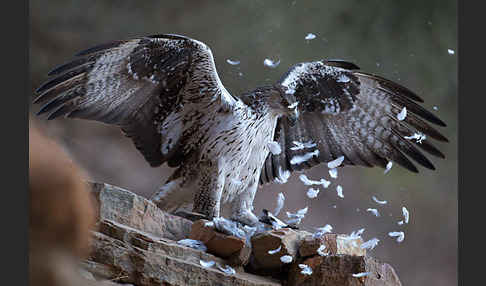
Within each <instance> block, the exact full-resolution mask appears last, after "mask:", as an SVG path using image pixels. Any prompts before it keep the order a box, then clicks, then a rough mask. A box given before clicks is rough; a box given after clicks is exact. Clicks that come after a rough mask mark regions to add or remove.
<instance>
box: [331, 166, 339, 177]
mask: <svg viewBox="0 0 486 286" xmlns="http://www.w3.org/2000/svg"><path fill="white" fill-rule="evenodd" d="M329 176H331V178H334V179H336V178H337V176H338V171H337V169H336V168H332V169H330V170H329Z"/></svg>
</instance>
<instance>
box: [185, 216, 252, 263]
mask: <svg viewBox="0 0 486 286" xmlns="http://www.w3.org/2000/svg"><path fill="white" fill-rule="evenodd" d="M208 222H209V221H207V220H198V221H195V222H194V223H193V224H192V228H191V234H190V236H189V238H190V239H195V240H200V241H202V242H203V243H204V245H205V246H206V247H207V248H208V250H207V252H209V253H211V254H214V255H216V256H218V257H222V258H225V259H227V260H228V263H229V264H230V265H233V266H240V265H246V264H247V263H248V260H249V259H250V254H251V248H250V246H249V245H247V244H246V243H245V239H243V238H239V237H236V236H231V235H226V234H223V233H221V232H218V231H217V230H215V229H214V227H211V226H208V225H207V224H206V223H208Z"/></svg>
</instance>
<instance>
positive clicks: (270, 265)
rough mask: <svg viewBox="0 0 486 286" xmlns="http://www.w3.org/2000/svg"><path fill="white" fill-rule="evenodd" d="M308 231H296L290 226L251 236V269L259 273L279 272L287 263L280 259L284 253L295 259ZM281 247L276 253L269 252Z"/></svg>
mask: <svg viewBox="0 0 486 286" xmlns="http://www.w3.org/2000/svg"><path fill="white" fill-rule="evenodd" d="M307 234H308V233H307V232H304V231H296V230H293V229H290V228H281V229H278V230H271V231H267V232H263V233H259V234H257V235H255V236H253V237H252V238H251V244H252V259H251V269H252V270H254V271H256V272H257V273H277V272H279V271H280V270H282V267H285V266H286V264H285V263H283V262H282V261H281V260H280V257H282V256H284V255H290V256H292V259H293V261H295V258H296V255H297V252H298V250H299V246H300V241H301V240H302V239H303V237H304V236H305V235H307ZM279 247H280V248H281V249H280V251H279V252H277V253H275V254H269V253H268V251H269V250H275V249H277V248H279Z"/></svg>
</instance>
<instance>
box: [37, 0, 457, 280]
mask: <svg viewBox="0 0 486 286" xmlns="http://www.w3.org/2000/svg"><path fill="white" fill-rule="evenodd" d="M30 21H31V25H30V83H31V88H32V98H33V96H34V94H33V91H34V90H35V88H37V87H38V86H39V85H40V84H41V83H42V81H44V80H46V78H47V77H46V74H47V72H48V71H49V70H50V69H51V68H53V67H54V66H57V65H59V64H61V63H63V62H65V61H67V60H69V59H70V58H71V57H72V56H73V55H74V53H76V52H78V51H80V50H82V49H85V48H88V47H90V46H93V45H96V44H100V43H103V42H108V41H112V40H119V39H130V38H133V37H137V36H143V35H151V34H159V33H177V34H182V35H186V36H189V37H192V38H196V39H198V40H201V41H203V42H205V43H206V44H207V45H208V46H210V47H211V49H212V51H213V54H214V57H215V61H216V66H217V69H218V72H219V75H220V78H221V80H222V81H223V83H224V84H225V86H226V88H227V89H228V90H229V91H230V92H231V93H232V94H234V95H238V94H240V93H242V92H244V91H248V90H251V89H253V88H255V87H257V86H259V85H264V84H268V83H273V82H275V81H276V80H278V79H279V78H280V76H281V75H282V74H283V73H285V72H286V71H287V70H288V69H289V68H290V66H291V65H293V64H295V63H298V62H302V61H312V60H318V59H325V58H340V59H345V60H348V61H352V62H354V63H356V64H357V65H358V66H360V67H361V69H362V70H364V71H367V72H371V73H376V74H378V75H382V76H384V77H387V78H389V79H391V80H394V81H397V82H398V83H401V84H402V85H405V86H406V87H408V88H410V89H411V90H413V91H415V92H416V93H417V94H419V95H420V96H421V97H422V98H423V99H424V100H425V103H424V106H425V107H426V108H428V109H429V110H431V111H432V112H434V113H436V114H437V115H438V116H439V117H440V118H441V119H442V120H443V121H445V122H446V123H447V124H448V126H447V128H439V127H438V129H439V130H440V131H441V132H442V133H443V134H444V135H446V137H448V138H449V140H450V143H447V144H441V143H437V144H436V145H437V146H438V147H440V149H441V150H442V151H443V153H444V154H446V157H447V159H446V160H440V159H437V158H431V159H432V161H433V162H434V164H435V166H436V168H437V170H436V171H430V170H427V169H424V168H421V169H420V173H419V174H412V173H409V172H407V171H406V170H404V169H403V168H401V167H398V166H394V167H393V168H392V169H391V171H390V172H389V173H387V174H386V175H385V174H383V170H382V169H378V168H372V169H366V168H355V167H346V168H344V169H340V170H339V176H338V179H336V180H333V182H332V184H331V186H330V187H329V188H328V189H324V190H322V189H321V192H320V193H319V195H318V197H317V198H315V199H313V200H311V199H309V198H307V196H306V195H305V194H306V191H307V187H306V186H304V185H303V184H302V183H301V182H300V180H299V179H298V175H295V174H294V175H293V176H292V177H291V178H290V180H289V182H288V183H287V184H285V185H267V186H264V187H262V188H260V191H259V192H258V193H257V197H256V200H255V203H256V206H255V207H256V213H257V214H259V213H260V211H261V209H262V208H268V209H273V208H274V207H275V205H276V198H277V194H278V193H279V192H283V193H284V194H285V196H286V203H285V206H284V209H283V211H291V212H295V211H296V210H298V209H301V208H304V207H306V206H308V207H309V212H308V214H307V216H306V218H305V219H304V220H303V223H302V227H303V228H305V229H309V230H311V231H312V230H313V228H314V227H319V226H324V225H325V224H331V225H332V226H333V228H334V229H333V230H334V231H335V232H337V233H350V232H352V231H355V230H358V229H360V228H365V229H366V230H365V232H364V234H363V239H364V240H368V239H371V238H374V237H376V238H378V239H380V243H379V244H378V246H377V247H376V248H375V249H374V250H372V251H371V255H373V256H375V257H376V258H378V259H379V260H381V261H384V262H388V263H390V264H391V265H392V266H393V267H394V268H395V270H396V271H397V274H398V276H399V277H400V279H401V281H402V283H403V285H456V284H457V192H458V186H457V96H458V95H457V3H456V1H453V0H445V1H419V0H409V1H385V0H381V1H378V0H376V1H357V0H356V1H352V0H341V1H322V0H320V1H303V0H288V1H287V0H286V1H281V0H279V1H263V0H258V1H257V0H237V1H120V0H119V1H100V0H97V1H66V0H63V1H61V0H59V1H30ZM308 33H313V34H315V35H316V38H315V39H313V40H305V39H304V38H305V36H306V35H307V34H308ZM265 58H269V59H272V60H280V64H279V65H278V66H277V67H276V68H273V69H272V68H269V67H266V66H264V65H263V61H264V59H265ZM227 59H230V60H238V61H240V62H241V63H240V64H239V65H236V66H234V65H230V64H228V63H227V62H226V60H227ZM30 101H31V100H29V102H30ZM38 109H39V106H32V104H30V110H31V114H34V113H35V112H36V111H37V110H38ZM31 117H32V119H33V120H35V121H36V123H37V125H38V126H39V127H41V128H42V129H44V131H45V132H46V133H47V134H48V135H49V136H50V137H52V138H53V139H54V140H56V141H57V142H59V143H60V144H61V145H62V146H64V148H65V149H66V151H67V152H68V153H70V154H71V156H72V157H73V158H74V159H75V160H76V161H78V163H79V164H80V165H81V166H82V167H84V168H85V169H86V171H87V172H88V174H89V175H90V176H91V178H93V180H96V181H102V182H106V183H110V184H114V185H117V186H120V187H123V188H126V189H129V190H131V191H134V192H136V193H139V194H141V195H143V196H146V197H149V196H150V195H151V194H152V193H153V192H154V191H155V190H156V189H157V188H158V187H159V186H160V185H161V184H162V183H163V182H164V181H165V180H166V178H167V177H168V176H169V175H170V172H171V170H170V168H168V167H166V166H163V167H160V168H151V167H150V166H149V165H148V164H147V163H146V162H145V161H144V159H143V157H142V155H140V154H139V153H138V151H137V150H136V149H135V148H134V146H133V145H132V142H131V141H130V140H129V139H127V138H125V137H124V136H123V135H122V134H121V132H120V131H119V129H118V128H115V127H110V126H106V125H103V124H100V123H96V122H89V121H81V120H66V119H60V120H55V121H49V122H47V121H45V120H44V119H43V118H38V117H35V118H34V117H33V115H31ZM306 174H307V176H308V177H310V178H311V179H319V178H321V177H323V176H325V177H326V178H327V179H329V174H328V169H327V167H316V168H314V169H312V170H310V171H307V172H306ZM338 184H339V185H341V186H342V187H343V194H344V198H339V197H338V196H337V195H336V186H337V185H338ZM372 196H376V197H377V198H378V199H380V200H386V201H388V203H387V204H386V205H379V204H377V203H375V202H374V201H373V200H372V199H371V198H372ZM402 206H405V207H406V208H407V209H408V210H409V211H410V223H409V224H406V225H398V224H397V222H398V221H399V220H402V211H401V209H402ZM367 208H377V209H378V210H379V212H380V213H381V216H380V217H375V216H373V215H372V214H371V213H370V212H367V211H366V209H367ZM280 217H282V218H283V216H282V215H281V216H280ZM390 231H403V232H404V233H405V240H404V241H403V242H402V243H397V242H396V241H395V239H394V238H391V237H389V236H388V232H390Z"/></svg>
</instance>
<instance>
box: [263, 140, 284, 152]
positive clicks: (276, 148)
mask: <svg viewBox="0 0 486 286" xmlns="http://www.w3.org/2000/svg"><path fill="white" fill-rule="evenodd" d="M267 146H268V149H269V150H270V153H272V154H273V155H278V154H280V153H282V148H281V147H280V144H278V142H275V141H270V142H268V143H267Z"/></svg>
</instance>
